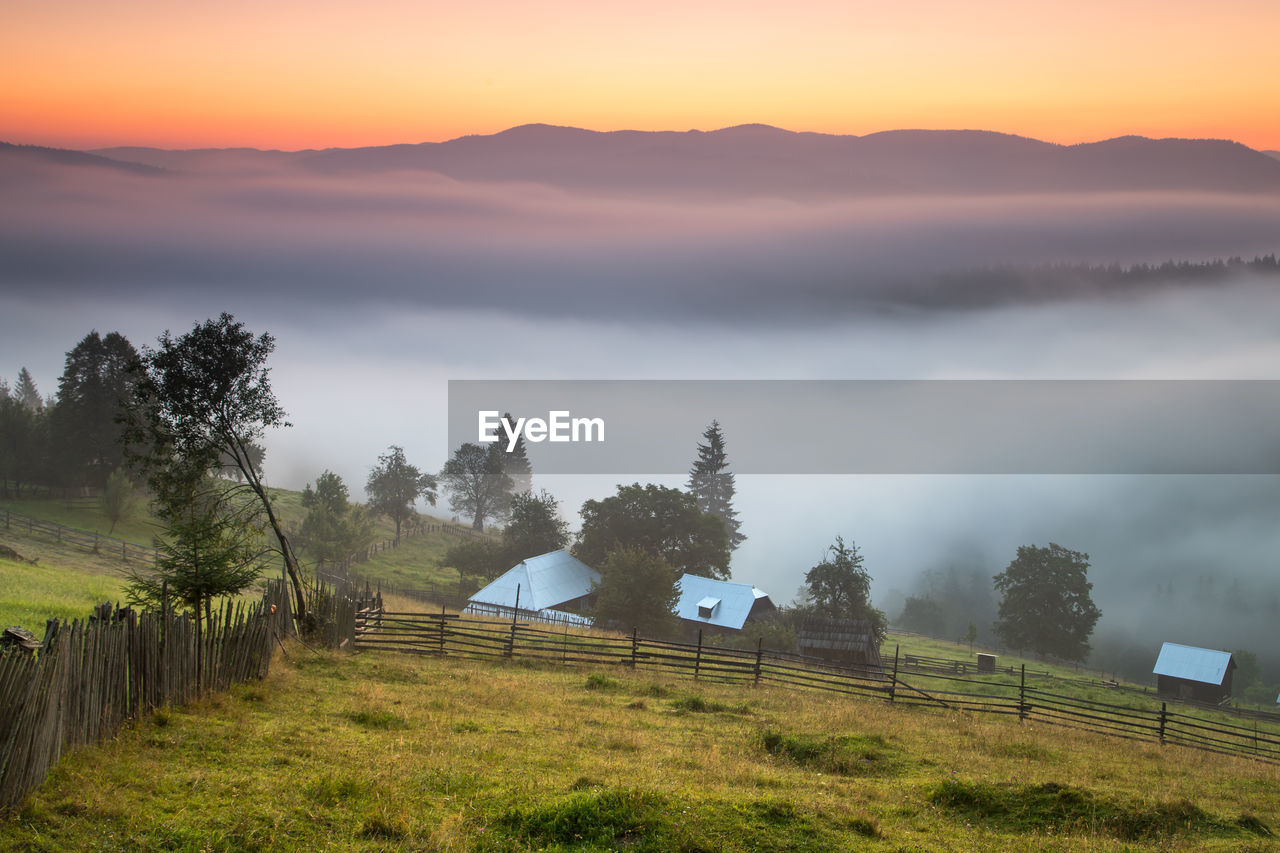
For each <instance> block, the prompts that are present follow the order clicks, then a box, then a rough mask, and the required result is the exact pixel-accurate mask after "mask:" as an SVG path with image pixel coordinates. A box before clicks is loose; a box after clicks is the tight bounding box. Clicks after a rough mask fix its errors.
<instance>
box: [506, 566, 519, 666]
mask: <svg viewBox="0 0 1280 853" xmlns="http://www.w3.org/2000/svg"><path fill="white" fill-rule="evenodd" d="M519 615H520V584H516V606H515V607H513V608H511V638H510V639H508V640H507V652H506V654H507V657H514V656H515V653H516V617H517V616H519Z"/></svg>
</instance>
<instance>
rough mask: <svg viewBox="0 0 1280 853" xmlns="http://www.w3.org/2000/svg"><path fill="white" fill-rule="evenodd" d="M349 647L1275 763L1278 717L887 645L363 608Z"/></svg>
mask: <svg viewBox="0 0 1280 853" xmlns="http://www.w3.org/2000/svg"><path fill="white" fill-rule="evenodd" d="M352 635H353V638H354V642H355V646H356V648H363V649H391V650H396V651H400V652H409V653H414V654H428V655H466V656H475V657H506V658H513V657H520V658H531V659H535V660H544V661H548V662H551V663H563V664H595V665H613V666H626V667H630V668H633V669H638V670H655V671H662V672H667V673H672V674H675V675H680V676H686V677H691V678H694V679H699V680H707V681H715V682H724V683H737V684H762V683H767V684H778V685H782V686H786V687H793V688H804V689H810V690H824V691H829V692H836V693H844V694H850V695H858V696H864V697H870V698H879V699H884V700H886V701H889V702H893V703H898V704H905V705H915V706H926V707H931V708H943V709H951V710H959V711H969V712H976V713H987V714H1003V715H1008V716H1017V717H1018V718H1019V719H1021V720H1032V721H1037V722H1042V723H1049V724H1053V725H1058V726H1067V727H1070V728H1076V729H1083V730H1087V731H1091V732H1095V733H1100V734H1106V735H1112V736H1116V737H1122V738H1129V739H1134V740H1145V741H1155V742H1158V743H1161V744H1177V745H1180V746H1187V747H1193V748H1196V749H1202V750H1208V751H1212V752H1219V753H1224V754H1229V755H1239V756H1247V757H1250V758H1256V759H1259V760H1263V761H1268V762H1274V763H1280V724H1269V723H1264V722H1263V721H1254V722H1253V724H1252V725H1249V726H1246V725H1239V724H1237V723H1235V722H1231V721H1228V720H1225V719H1223V715H1221V714H1216V713H1214V712H1212V711H1209V710H1199V711H1196V710H1190V711H1188V712H1185V713H1184V712H1181V711H1172V710H1170V709H1169V707H1168V704H1167V703H1159V707H1155V705H1154V704H1152V703H1151V702H1150V701H1149V700H1144V699H1142V698H1140V697H1133V699H1132V702H1131V703H1129V704H1124V703H1122V702H1118V701H1116V702H1111V701H1102V700H1100V699H1096V698H1093V697H1089V696H1087V695H1071V694H1069V693H1066V692H1055V691H1053V690H1047V689H1040V688H1039V687H1036V686H1034V685H1029V684H1028V681H1027V676H1028V674H1029V673H1028V672H1027V671H1026V669H1025V667H1019V668H1018V669H1017V670H1014V671H1013V673H1012V674H1010V672H1009V671H1008V669H1006V670H1005V671H1002V672H997V673H993V674H982V675H979V674H977V673H974V672H965V673H963V674H961V673H957V672H950V671H948V672H930V671H915V672H913V673H912V674H911V675H910V680H907V675H906V672H905V667H904V665H903V664H904V663H905V661H904V659H903V658H901V657H900V656H899V655H898V653H897V650H896V649H895V652H894V658H893V662H892V666H890V664H888V663H887V662H886V664H885V666H884V667H856V666H855V667H843V666H838V665H833V664H831V663H829V662H825V661H822V660H819V659H817V658H812V657H806V656H803V655H798V654H793V653H787V652H777V651H772V650H769V649H765V648H763V647H762V646H758V647H757V648H756V649H755V650H754V651H748V650H740V649H726V648H719V647H714V646H708V645H705V644H704V643H703V642H702V636H701V633H699V637H698V642H697V643H677V642H670V641H665V640H652V639H648V638H645V637H640V636H638V635H636V634H633V635H632V636H631V637H618V636H609V635H605V634H601V633H596V632H590V631H584V630H577V631H574V630H572V629H570V628H569V627H567V626H566V627H565V628H563V629H561V630H553V629H550V628H547V627H544V626H536V627H535V626H532V625H528V624H524V623H521V622H518V621H515V620H512V621H510V622H501V621H497V620H492V619H484V618H482V617H473V616H467V615H459V614H453V613H430V614H427V613H398V612H386V611H381V610H364V611H362V612H361V614H360V615H358V616H357V618H356V622H355V625H354V629H353V631H352Z"/></svg>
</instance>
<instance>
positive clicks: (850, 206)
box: [0, 0, 1280, 654]
mask: <svg viewBox="0 0 1280 853" xmlns="http://www.w3.org/2000/svg"><path fill="white" fill-rule="evenodd" d="M3 17H4V26H3V27H0V79H4V80H5V81H6V85H5V86H4V87H0V140H2V141H7V142H12V143H22V144H31V145H41V146H53V147H73V148H82V149H92V148H98V147H106V146H115V145H147V146H158V147H166V148H195V147H209V146H213V147H230V146H235V147H239V146H248V147H260V148H278V149H287V150H294V149H302V148H326V147H345V146H363V145H385V144H392V143H405V142H420V141H435V140H446V139H450V138H455V137H459V136H463V135H466V134H489V133H494V132H497V131H501V130H503V129H504V128H508V127H511V126H515V125H520V124H524V123H530V122H540V123H547V124H553V125H571V126H577V127H585V128H590V129H596V130H614V129H621V128H636V129H646V130H658V129H672V130H685V129H689V128H700V129H714V128H718V127H725V126H732V125H737V124H742V123H756V122H760V123H767V124H773V125H776V126H780V127H784V128H788V129H791V130H796V131H820V132H826V133H842V134H859V135H861V134H868V133H874V132H878V131H883V130H889V129H894V128H981V129H987V130H994V131H1001V132H1004V133H1012V134H1021V135H1026V136H1030V137H1035V138H1039V139H1044V140H1047V141H1051V142H1056V143H1066V144H1070V143H1077V142H1084V141H1093V140H1099V139H1105V138H1110V137H1115V136H1121V135H1126V134H1138V135H1146V136H1153V137H1166V136H1174V137H1212V138H1224V139H1232V140H1236V141H1239V142H1241V143H1243V144H1245V145H1248V146H1251V147H1253V148H1258V149H1280V113H1277V111H1276V110H1274V109H1271V108H1270V107H1271V105H1274V104H1278V103H1280V59H1277V55H1278V54H1277V51H1275V50H1274V45H1272V44H1269V43H1268V42H1269V41H1274V38H1273V34H1274V33H1275V32H1276V30H1277V26H1276V25H1277V24H1280V7H1277V6H1276V4H1275V3H1274V2H1273V0H1227V1H1226V2H1218V3H1212V4H1210V3H1206V2H1189V0H1168V1H1167V2H1162V3H1154V2H1146V0H1139V2H1128V3H1123V4H1116V3H1102V2H1095V0H1084V2H1077V3H1073V4H1070V5H1063V4H1048V3H1026V2H1013V1H1012V0H977V1H976V2H970V3H965V4H960V3H942V2H920V1H919V0H917V2H908V3H900V4H883V3H872V2H839V3H836V2H831V3H826V2H814V0H807V1H806V2H797V3H791V4H777V3H742V2H736V3H732V4H730V3H727V2H710V3H698V4H688V3H681V4H675V3H667V2H662V1H661V0H649V2H645V3H643V4H642V3H632V2H619V3H586V2H581V3H577V2H573V3H570V2H559V3H538V4H530V3H518V2H505V0H501V1H500V2H491V3H488V4H484V5H477V4H461V3H421V2H407V0H406V2H391V0H375V2H370V3H364V4H360V5H359V6H358V7H357V6H353V5H351V4H349V3H341V4H339V3H336V2H329V0H319V2H310V3H300V2H278V3H270V4H262V3H253V4H250V3H247V2H241V0H228V2H224V3H219V4H174V3H161V2H159V1H158V0H132V2H121V3H117V4H102V3H94V2H87V0H65V1H64V2H35V0H11V2H9V3H7V4H6V7H5V11H4V15H3ZM15 162H16V161H15ZM246 162H247V161H246ZM0 165H2V164H0ZM1278 234H1280V199H1277V198H1276V195H1275V194H1274V193H1209V192H1177V193H1171V192H1165V193H1159V192H1156V193H1107V192H1094V193H1071V192H1059V193H1049V194H1039V195H1020V196H1016V197H1014V196H1010V197H1003V196H999V197H992V196H982V195H977V196H964V195H955V194H953V195H950V196H948V197H946V198H930V197H927V196H917V197H912V198H900V199H884V198H868V197H857V198H854V197H850V198H840V197H835V198H831V197H823V198H818V197H799V196H796V197H778V198H768V197H758V198H733V197H717V198H700V199H691V198H688V197H684V196H681V195H680V194H678V193H670V192H666V191H661V190H655V191H653V192H649V193H644V194H637V195H628V194H627V193H612V194H609V193H606V194H600V193H593V192H590V191H581V190H577V189H574V188H572V187H565V186H545V185H540V184H530V183H504V182H501V181H497V182H484V181H465V180H454V179H446V178H444V177H442V176H440V175H433V174H427V173H421V172H403V171H396V172H378V173H368V174H362V173H358V172H352V173H332V174H329V173H313V172H305V171H298V170H291V169H289V168H283V167H277V166H274V165H270V164H268V165H261V164H259V165H255V166H253V168H240V167H239V166H237V167H235V168H231V169H229V170H227V171H224V172H220V173H217V174H214V173H201V172H200V171H199V170H198V169H197V170H195V171H194V172H192V173H186V174H174V175H170V176H167V177H165V178H163V179H161V178H155V177H147V176H139V175H135V174H129V173H116V172H112V171H110V170H100V171H94V170H81V169H78V168H75V167H68V168H62V167H55V166H49V167H48V168H44V167H41V168H35V167H29V166H23V165H21V164H20V165H18V166H16V167H14V166H12V164H9V165H8V166H5V167H4V168H0V378H4V379H7V380H8V381H9V382H10V383H12V382H13V380H14V378H15V377H16V376H17V373H18V371H19V369H20V368H21V367H23V366H26V367H28V368H29V369H30V370H31V372H32V374H33V375H34V377H35V380H36V382H37V384H38V386H39V387H40V389H41V390H42V391H43V392H44V393H46V394H52V393H53V392H54V391H55V390H56V385H57V377H58V375H59V374H60V373H61V370H62V363H63V359H64V355H65V353H66V351H67V350H69V349H71V348H72V347H73V346H74V345H75V343H76V342H77V341H79V340H80V339H81V338H82V337H83V336H84V335H85V334H86V333H88V332H89V331H90V330H91V329H97V330H98V331H99V332H101V333H104V334H105V333H107V332H109V331H114V330H118V331H121V332H123V333H124V334H125V335H126V336H127V337H129V339H130V340H131V341H133V342H134V343H135V344H136V345H142V344H148V343H152V342H154V341H155V339H156V337H157V336H158V335H160V334H161V333H162V332H163V331H165V330H166V329H169V330H172V331H174V332H175V333H180V332H182V331H185V330H186V329H189V328H190V327H191V326H192V325H193V324H195V323H197V322H199V321H202V320H204V319H205V318H209V317H215V316H217V314H218V313H219V312H221V311H229V312H231V313H233V314H234V315H235V316H236V317H237V318H238V319H241V320H243V321H245V322H246V324H247V325H248V326H249V328H251V329H253V330H254V331H269V332H271V333H272V334H273V335H274V336H275V337H276V340H277V349H276V353H275V355H274V356H273V358H272V362H271V366H272V378H273V384H274V387H275V389H276V392H277V396H278V397H279V398H280V402H281V404H282V405H283V407H284V408H285V409H286V411H288V413H289V415H290V420H291V421H292V422H293V424H294V427H293V428H292V429H290V430H285V431H279V432H277V433H274V434H272V435H270V436H268V438H267V447H268V462H267V474H268V477H269V478H270V480H271V481H272V482H273V483H274V484H277V485H282V486H287V487H292V488H300V487H301V486H302V485H304V484H305V483H307V482H312V481H314V479H315V477H316V476H317V475H318V474H319V473H321V471H323V470H324V469H326V468H328V469H331V470H334V471H336V472H338V473H339V474H340V475H341V476H343V477H344V479H345V480H346V481H347V483H348V484H349V485H350V486H351V487H352V491H353V492H355V493H356V494H357V495H358V494H359V492H360V487H361V486H362V485H363V483H364V480H365V478H366V477H367V475H368V472H369V470H370V469H371V468H372V466H373V465H374V464H375V463H376V459H377V456H378V454H380V453H383V452H385V450H386V448H387V447H388V446H389V445H393V444H395V445H400V446H403V447H404V448H405V450H406V453H407V455H408V457H409V459H410V461H411V462H414V463H415V464H418V465H419V466H420V467H422V468H423V469H425V470H438V468H439V467H440V466H441V465H442V464H443V462H444V460H445V458H446V457H447V455H448V453H449V448H448V442H447V437H446V435H445V426H446V424H445V420H446V419H445V411H444V410H445V406H446V405H447V383H448V381H449V380H450V379H521V378H526V379H540V378H564V379H614V378H617V379H625V378H632V379H663V378H670V379H681V378H696V379H864V378H895V379H967V378H983V379H1003V378H1029V379H1061V378H1082V379H1120V378H1144V379H1277V378H1280V376H1277V365H1280V331H1277V329H1280V326H1277V324H1276V323H1275V322H1274V318H1275V317H1276V316H1277V313H1280V295H1277V288H1276V287H1275V281H1274V279H1268V280H1262V279H1258V278H1255V277H1252V276H1235V277H1232V278H1231V279H1229V280H1226V281H1218V282H1215V283H1212V284H1206V285H1188V284H1187V283H1186V282H1176V281H1156V282H1152V283H1149V284H1148V285H1147V286H1145V287H1143V288H1142V289H1141V290H1136V291H1132V292H1119V293H1107V294H1104V293H1097V292H1093V291H1091V290H1090V289H1088V288H1087V287H1085V288H1081V289H1078V290H1072V289H1070V288H1064V289H1062V290H1060V291H1059V290H1054V289H1052V288H1050V289H1048V290H1046V291H1044V292H1041V293H1039V294H1038V298H1035V299H1025V298H1018V297H1017V296H1016V295H1010V294H1009V293H1006V292H1003V291H1001V290H1000V289H999V288H987V287H985V286H984V285H983V284H982V282H981V280H980V279H974V278H973V276H972V275H970V276H969V278H968V279H966V281H967V284H966V285H964V287H965V288H966V289H965V292H964V293H962V294H954V293H935V292H934V291H930V290H928V289H927V288H926V289H925V290H922V291H912V290H910V288H908V287H905V286H904V284H903V283H904V282H906V283H907V284H910V283H911V282H914V281H917V280H919V279H920V278H921V277H922V276H923V277H926V278H927V277H928V276H930V275H934V274H937V273H945V272H954V271H970V272H971V271H972V270H973V269H975V268H983V267H990V266H1000V265H1007V264H1012V265H1035V264H1043V263H1064V262H1065V263H1094V264H1108V263H1121V264H1132V263H1142V262H1145V263H1159V262H1161V261H1163V260H1166V259H1173V260H1192V261H1202V260H1210V259H1213V258H1221V257H1227V256H1230V255H1241V256H1244V257H1246V258H1248V257H1252V256H1253V255H1255V254H1267V253H1272V252H1276V251H1277V250H1280V245H1277V236H1276V235H1278ZM921 294H923V296H922V295H921ZM725 429H726V440H727V447H728V452H729V455H730V460H731V461H732V458H733V451H734V444H733V442H734V430H733V425H732V424H726V425H725ZM815 431H818V432H820V431H821V430H820V428H818V427H815ZM696 441H697V436H696V435H690V436H689V448H688V449H689V458H690V461H692V459H693V456H694V453H695V444H696ZM534 478H535V479H534V484H535V487H538V488H548V489H550V490H551V491H552V492H553V493H555V495H556V496H557V497H558V498H560V500H561V504H562V510H563V513H564V515H565V517H566V518H567V519H568V520H569V521H570V523H571V524H572V525H573V526H574V527H576V526H577V510H578V508H579V507H580V506H581V504H582V501H584V500H586V499H588V498H600V497H604V496H607V495H608V494H610V493H612V491H613V489H614V487H615V486H616V485H617V484H618V483H619V482H620V481H628V480H631V479H641V480H643V479H648V478H647V477H646V476H645V474H644V472H637V473H636V475H635V477H633V478H624V477H594V478H592V477H568V476H552V475H539V473H538V471H537V470H536V468H535V472H534ZM660 482H663V483H664V484H666V485H670V486H680V485H682V478H680V477H674V478H672V477H667V478H665V479H661V480H660ZM738 489H739V492H738V499H737V507H738V510H739V515H740V517H741V519H742V521H743V525H744V526H743V532H744V533H746V534H747V536H748V540H747V542H746V544H744V545H743V547H742V548H741V549H740V550H739V551H738V552H736V553H735V556H734V561H733V573H734V576H735V578H737V579H739V580H742V581H744V582H749V583H755V584H756V585H758V586H760V587H762V588H764V589H766V590H769V591H770V592H771V593H773V594H774V595H775V596H776V597H777V598H778V599H779V600H780V601H786V600H788V599H789V598H790V597H791V595H792V593H793V592H794V591H795V590H796V588H797V587H799V585H800V583H801V581H802V579H803V575H804V572H805V571H806V570H807V569H808V568H809V567H811V566H812V565H814V564H815V563H816V562H818V561H819V560H820V559H821V558H822V555H823V550H824V548H825V547H826V546H827V545H828V544H830V543H831V542H832V541H833V540H834V537H835V536H836V535H842V536H844V538H845V539H846V541H854V542H856V543H857V544H858V545H859V547H860V548H861V549H862V550H863V553H864V554H865V556H866V559H867V567H868V569H869V570H870V572H871V574H872V576H873V578H875V585H874V590H875V594H876V597H877V600H878V601H880V602H882V603H885V606H887V607H888V606H890V605H891V604H893V603H894V602H898V603H900V602H901V599H902V596H903V595H905V594H908V593H910V592H911V591H912V590H913V589H915V588H916V584H917V581H918V578H919V576H920V574H921V573H922V572H924V571H926V570H930V569H939V568H946V567H948V566H955V567H959V568H964V569H975V570H978V571H980V572H984V573H986V575H987V576H990V575H993V574H995V573H997V572H999V571H1000V570H1001V569H1003V567H1004V566H1005V565H1007V563H1008V561H1009V560H1010V559H1012V556H1013V554H1014V553H1015V550H1016V548H1017V546H1018V545H1021V544H1029V543H1037V544H1046V543H1048V542H1051V541H1052V542H1058V543H1059V544H1062V545H1064V546H1066V547H1070V548H1074V549H1077V550H1082V551H1087V552H1089V553H1090V554H1091V555H1092V557H1093V560H1094V568H1093V570H1092V573H1091V578H1092V579H1093V580H1094V582H1095V585H1096V588H1097V590H1098V593H1099V595H1100V597H1101V599H1102V600H1101V602H1100V603H1101V606H1102V608H1103V611H1104V617H1103V621H1102V623H1100V631H1102V630H1106V631H1109V632H1111V634H1112V635H1114V636H1128V635H1129V634H1132V633H1133V632H1135V631H1139V629H1141V630H1142V631H1145V632H1146V633H1145V634H1144V635H1143V636H1144V638H1145V641H1149V640H1150V639H1151V638H1152V637H1153V636H1156V635H1157V634H1159V635H1160V636H1161V637H1162V638H1163V639H1169V640H1172V641H1178V642H1186V643H1189V644H1192V645H1195V644H1206V643H1218V644H1220V645H1227V646H1231V644H1233V643H1234V644H1236V645H1235V646H1234V647H1241V646H1244V647H1247V645H1246V643H1248V642H1253V639H1252V638H1254V637H1262V636H1265V634H1266V630H1269V626H1268V625H1267V623H1266V618H1269V617H1265V614H1262V613H1260V612H1259V613H1256V614H1255V615H1254V617H1251V618H1253V619H1254V621H1253V622H1248V620H1243V619H1237V620H1236V621H1235V622H1234V623H1233V622H1232V620H1231V619H1226V618H1221V614H1220V613H1219V612H1218V611H1213V612H1212V613H1213V618H1212V619H1210V620H1209V621H1203V620H1199V621H1198V620H1197V618H1196V617H1195V613H1194V612H1193V611H1191V610H1179V609H1177V608H1172V607H1169V606H1168V604H1167V602H1166V603H1165V604H1163V605H1161V606H1160V607H1153V606H1152V600H1151V596H1150V590H1151V587H1152V586H1153V584H1154V583H1155V581H1156V579H1163V580H1169V579H1177V580H1178V583H1179V590H1180V591H1182V590H1185V589H1192V588H1195V584H1196V583H1197V581H1198V579H1201V578H1203V577H1205V576H1206V575H1213V576H1215V577H1220V578H1222V579H1223V583H1224V584H1227V583H1229V582H1230V581H1231V580H1232V579H1234V580H1236V581H1238V582H1240V583H1242V584H1244V585H1245V588H1246V589H1247V591H1248V594H1249V595H1252V596H1254V597H1255V598H1257V600H1265V599H1266V596H1268V595H1273V594H1280V587H1278V586H1277V582H1276V581H1275V578H1276V577H1277V573H1276V571H1275V570H1276V568H1277V567H1276V564H1275V557H1274V555H1275V554H1276V553H1280V533H1277V528H1276V526H1275V524H1274V512H1275V509H1276V508H1277V505H1278V504H1280V495H1277V491H1278V490H1277V488H1276V483H1275V478H1267V477H1235V478H1232V477H1209V478H1187V477H1164V478H1159V477H1157V478H1151V477H1146V478H1143V477H1124V476H1102V477H1033V476H972V477H956V476H828V477H807V478H806V477H795V476H785V475H776V476H774V475H770V476H765V475H754V476H742V477H740V478H739V481H738ZM438 511H440V512H443V513H445V514H447V512H448V510H447V509H446V508H444V507H443V506H442V507H440V508H439V509H438ZM1206 612H1208V611H1206ZM1160 613H1163V614H1165V616H1166V617H1167V618H1158V615H1159V614H1160ZM1153 614H1154V615H1153ZM891 615H893V614H892V613H891ZM1264 617H1265V618H1264ZM1246 622H1248V625H1249V626H1251V627H1248V629H1247V630H1246V629H1245V628H1243V627H1239V626H1242V625H1245V623H1246ZM1270 624H1272V625H1273V624H1274V623H1273V620H1272V622H1271V623H1270ZM1233 628H1239V630H1237V631H1236V632H1235V633H1234V634H1233V633H1232V631H1233ZM1126 632H1127V633H1126ZM1178 632H1181V633H1178ZM1175 634H1176V636H1175ZM1153 654H1154V652H1153Z"/></svg>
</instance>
